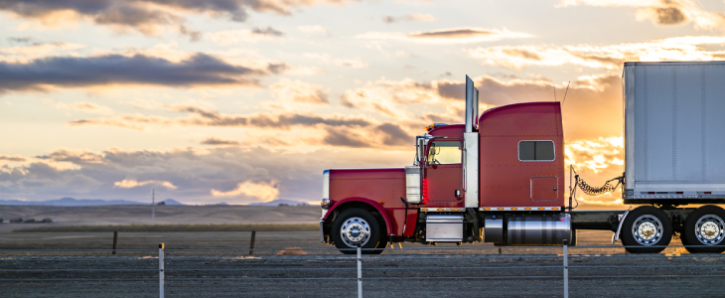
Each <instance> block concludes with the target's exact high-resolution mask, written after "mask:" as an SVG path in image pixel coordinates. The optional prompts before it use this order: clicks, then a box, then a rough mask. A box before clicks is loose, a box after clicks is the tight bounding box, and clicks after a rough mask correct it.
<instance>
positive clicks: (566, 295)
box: [564, 240, 569, 298]
mask: <svg viewBox="0 0 725 298" xmlns="http://www.w3.org/2000/svg"><path fill="white" fill-rule="evenodd" d="M567 246H568V245H567V240H564V298H569V252H568V251H567Z"/></svg>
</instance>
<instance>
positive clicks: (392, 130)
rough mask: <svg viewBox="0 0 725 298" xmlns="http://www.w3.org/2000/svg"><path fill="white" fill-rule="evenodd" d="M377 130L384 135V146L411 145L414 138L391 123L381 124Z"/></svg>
mask: <svg viewBox="0 0 725 298" xmlns="http://www.w3.org/2000/svg"><path fill="white" fill-rule="evenodd" d="M376 129H377V130H378V131H380V132H382V133H383V134H384V136H385V137H384V139H383V144H385V145H390V146H395V145H409V144H412V143H413V141H411V140H413V137H412V136H410V135H409V134H408V133H407V132H405V131H403V129H401V128H400V126H397V125H395V124H391V123H385V124H381V125H379V126H378V127H376Z"/></svg>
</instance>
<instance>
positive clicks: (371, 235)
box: [330, 208, 388, 254]
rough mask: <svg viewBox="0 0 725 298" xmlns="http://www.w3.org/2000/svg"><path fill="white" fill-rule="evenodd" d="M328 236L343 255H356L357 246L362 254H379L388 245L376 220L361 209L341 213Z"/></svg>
mask: <svg viewBox="0 0 725 298" xmlns="http://www.w3.org/2000/svg"><path fill="white" fill-rule="evenodd" d="M330 234H331V236H332V240H333V241H334V242H335V246H336V247H337V248H338V249H339V250H340V251H341V252H342V253H345V254H355V253H357V251H356V249H355V248H357V247H358V246H360V247H362V248H363V251H362V253H364V254H379V253H381V252H383V250H384V249H385V246H386V245H387V244H388V241H387V240H386V239H385V237H383V236H382V235H384V234H385V233H383V232H382V231H381V227H380V223H379V222H378V220H377V219H376V218H375V216H373V215H372V214H370V212H368V211H366V210H363V209H357V208H354V209H348V210H345V211H343V212H342V213H341V214H340V215H339V216H338V217H337V218H336V219H335V222H334V223H333V224H332V230H330Z"/></svg>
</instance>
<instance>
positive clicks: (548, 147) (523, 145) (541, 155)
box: [519, 141, 555, 161]
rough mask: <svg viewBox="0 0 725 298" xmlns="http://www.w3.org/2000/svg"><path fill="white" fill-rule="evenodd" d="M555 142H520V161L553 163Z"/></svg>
mask: <svg viewBox="0 0 725 298" xmlns="http://www.w3.org/2000/svg"><path fill="white" fill-rule="evenodd" d="M554 158H555V154H554V141H520V142H519V160H520V161H553V160H554Z"/></svg>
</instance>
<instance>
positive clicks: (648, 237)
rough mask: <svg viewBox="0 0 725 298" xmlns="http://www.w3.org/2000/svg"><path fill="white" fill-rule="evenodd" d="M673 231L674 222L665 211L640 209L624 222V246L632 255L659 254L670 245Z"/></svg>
mask: <svg viewBox="0 0 725 298" xmlns="http://www.w3.org/2000/svg"><path fill="white" fill-rule="evenodd" d="M672 230H673V229H672V221H670V218H669V217H668V216H667V214H665V212H664V211H662V210H660V209H658V208H655V207H650V206H645V207H639V208H637V209H634V210H633V211H632V212H630V213H629V214H628V215H627V218H626V219H625V220H624V223H623V225H622V244H624V246H625V247H624V248H625V249H626V250H627V251H628V252H630V253H659V252H661V251H663V250H664V249H665V248H666V247H667V245H668V244H670V240H671V239H672Z"/></svg>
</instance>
